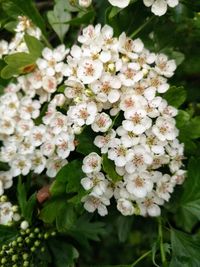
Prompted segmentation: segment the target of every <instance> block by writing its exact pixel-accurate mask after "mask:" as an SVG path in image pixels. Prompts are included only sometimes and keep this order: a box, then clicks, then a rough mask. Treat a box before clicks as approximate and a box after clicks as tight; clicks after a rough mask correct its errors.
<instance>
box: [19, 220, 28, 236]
mask: <svg viewBox="0 0 200 267" xmlns="http://www.w3.org/2000/svg"><path fill="white" fill-rule="evenodd" d="M20 227H21V229H23V230H26V229H27V228H28V227H29V224H28V222H27V221H23V222H22V223H21V225H20ZM27 230H28V229H27ZM27 230H26V233H27V234H28V232H27Z"/></svg>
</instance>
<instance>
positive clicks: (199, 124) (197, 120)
mask: <svg viewBox="0 0 200 267" xmlns="http://www.w3.org/2000/svg"><path fill="white" fill-rule="evenodd" d="M181 134H183V135H184V136H186V137H188V138H189V139H197V138H199V137H200V116H196V117H194V118H192V119H191V120H190V121H188V123H187V124H185V125H184V127H183V128H181Z"/></svg>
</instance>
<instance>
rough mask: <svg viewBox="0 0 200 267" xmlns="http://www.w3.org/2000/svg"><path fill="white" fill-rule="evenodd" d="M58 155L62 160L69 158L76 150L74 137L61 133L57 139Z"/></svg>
mask: <svg viewBox="0 0 200 267" xmlns="http://www.w3.org/2000/svg"><path fill="white" fill-rule="evenodd" d="M55 145H56V153H57V154H58V156H59V157H60V158H61V159H65V158H67V157H68V156H69V154H70V152H71V151H73V150H74V149H75V146H74V136H73V135H72V134H68V133H65V132H61V133H60V134H59V135H58V136H56V137H55Z"/></svg>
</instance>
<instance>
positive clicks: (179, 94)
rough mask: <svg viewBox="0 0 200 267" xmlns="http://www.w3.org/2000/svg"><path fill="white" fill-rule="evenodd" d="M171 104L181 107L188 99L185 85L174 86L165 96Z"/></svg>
mask: <svg viewBox="0 0 200 267" xmlns="http://www.w3.org/2000/svg"><path fill="white" fill-rule="evenodd" d="M163 97H164V98H165V99H166V100H167V102H168V104H169V105H171V106H173V107H176V108H178V107H180V106H181V105H182V104H183V103H184V102H185V100H186V97H187V92H186V90H185V89H184V87H176V86H172V87H170V89H169V90H168V91H167V92H166V93H165V94H164V96H163Z"/></svg>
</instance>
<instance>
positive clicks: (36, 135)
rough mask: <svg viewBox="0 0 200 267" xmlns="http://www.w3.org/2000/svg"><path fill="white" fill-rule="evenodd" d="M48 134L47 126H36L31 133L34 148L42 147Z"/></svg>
mask: <svg viewBox="0 0 200 267" xmlns="http://www.w3.org/2000/svg"><path fill="white" fill-rule="evenodd" d="M45 133H46V127H45V125H42V124H41V125H39V126H34V127H33V128H32V130H31V133H30V140H31V142H32V144H33V145H34V146H40V145H41V144H42V143H43V142H44V138H45Z"/></svg>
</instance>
